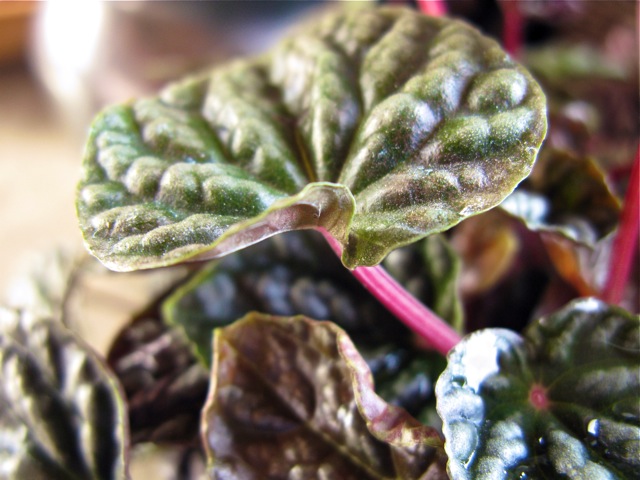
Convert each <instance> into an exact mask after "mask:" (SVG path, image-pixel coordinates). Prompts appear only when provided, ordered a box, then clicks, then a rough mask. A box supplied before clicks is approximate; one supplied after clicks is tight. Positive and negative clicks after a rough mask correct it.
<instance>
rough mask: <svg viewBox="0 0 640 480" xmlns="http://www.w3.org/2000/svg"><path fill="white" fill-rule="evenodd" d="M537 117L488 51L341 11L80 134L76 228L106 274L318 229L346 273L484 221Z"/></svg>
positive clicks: (530, 145)
mask: <svg viewBox="0 0 640 480" xmlns="http://www.w3.org/2000/svg"><path fill="white" fill-rule="evenodd" d="M545 115H546V113H545V99H544V95H543V94H542V91H541V90H540V88H539V86H538V85H537V84H536V83H535V81H534V80H533V79H532V77H531V76H530V75H529V73H528V72H527V71H526V70H525V69H523V68H522V67H520V66H519V65H517V64H516V63H514V62H513V61H512V60H511V59H510V58H509V56H508V55H507V54H505V53H504V52H503V51H502V50H501V49H500V48H499V46H498V45H497V43H495V42H494V41H493V40H490V39H488V38H486V37H484V36H482V35H481V34H480V33H479V32H477V31H476V30H474V29H473V28H471V27H469V26H467V25H466V24H463V23H461V22H459V21H456V20H450V19H444V18H433V17H428V16H425V15H421V14H419V13H418V12H415V11H412V10H407V9H401V8H392V7H388V8H364V9H344V10H342V9H339V10H337V11H336V12H332V13H329V14H328V15H327V16H324V17H322V18H321V19H319V20H317V21H316V22H314V23H310V24H308V25H305V26H303V28H302V29H301V30H300V31H299V32H298V33H297V34H295V35H293V36H292V37H290V38H289V39H286V40H284V41H282V42H281V43H280V44H279V45H278V46H277V47H276V48H274V49H273V50H272V51H271V52H269V53H267V54H265V55H263V56H260V57H257V58H253V59H249V60H242V61H237V62H235V63H231V64H228V65H224V66H221V67H217V68H215V69H214V70H212V71H211V72H210V73H208V74H204V75H200V76H197V77H193V78H188V79H186V80H184V81H182V82H180V83H177V84H175V85H172V86H169V87H168V88H167V89H166V90H164V91H163V92H162V93H161V94H160V96H159V97H156V98H147V99H142V100H137V101H134V102H131V103H129V104H125V105H120V106H114V107H110V108H108V109H106V110H105V111H104V112H102V113H101V114H100V115H99V116H98V117H97V119H96V120H95V121H94V123H93V125H92V128H91V133H90V136H89V140H88V143H87V147H86V153H85V156H84V162H83V177H82V180H81V181H80V183H79V186H78V195H77V211H78V215H79V219H80V225H81V229H82V231H83V235H84V238H85V241H86V243H87V245H88V247H89V249H90V250H91V251H92V253H94V254H95V255H96V256H97V257H98V258H99V259H100V260H101V261H102V262H104V263H105V264H106V265H107V266H109V267H110V268H113V269H116V270H133V269H137V268H150V267H156V266H163V265H170V264H174V263H178V262H182V261H185V260H198V259H203V258H211V257H216V256H220V255H223V254H226V253H229V252H232V251H235V250H238V249H240V248H243V247H245V246H247V245H250V244H253V243H256V242H258V241H259V240H262V239H264V238H266V237H268V236H271V235H274V234H276V233H280V232H284V231H289V230H296V229H305V228H317V227H323V228H325V229H326V230H328V231H329V232H330V233H331V234H332V235H333V236H334V237H335V238H336V239H337V240H338V241H339V242H340V243H341V244H342V245H343V247H344V248H343V262H344V264H345V265H347V266H348V267H350V268H352V267H355V266H358V265H374V264H377V263H379V262H380V261H381V260H382V259H383V258H384V256H385V255H386V254H387V253H389V252H390V251H391V250H393V249H395V248H397V247H399V246H402V245H406V244H408V243H411V242H414V241H416V240H419V239H421V238H424V237H425V236H427V235H429V234H432V233H434V232H438V231H443V230H446V229H448V228H449V227H451V226H452V225H454V224H456V223H458V222H459V221H460V220H462V219H463V218H465V217H468V216H470V215H474V214H476V213H479V212H482V211H484V210H487V209H489V208H491V207H493V206H495V205H497V204H499V203H500V202H501V201H502V200H503V199H504V198H505V197H506V196H507V195H508V194H509V193H511V191H512V190H513V189H514V188H515V186H516V185H517V184H518V183H519V182H520V181H521V180H522V179H523V178H525V177H526V176H527V175H528V174H529V171H530V169H531V166H532V164H533V161H534V159H535V156H536V153H537V151H538V149H539V147H540V144H541V142H542V139H543V138H544V135H545V131H546V119H545Z"/></svg>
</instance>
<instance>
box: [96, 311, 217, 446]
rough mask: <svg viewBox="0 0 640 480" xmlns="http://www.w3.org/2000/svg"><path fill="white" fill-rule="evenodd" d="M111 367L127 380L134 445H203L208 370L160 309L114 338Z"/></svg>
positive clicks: (109, 359)
mask: <svg viewBox="0 0 640 480" xmlns="http://www.w3.org/2000/svg"><path fill="white" fill-rule="evenodd" d="M108 362H109V365H110V366H111V367H112V369H113V371H114V373H115V374H116V375H117V376H118V379H119V380H120V382H121V383H122V387H123V389H124V392H125V395H126V398H127V406H128V414H129V425H130V431H131V443H132V444H137V443H142V442H153V443H156V444H179V445H199V419H200V410H201V409H202V407H203V405H204V403H205V400H206V396H207V389H208V386H209V375H208V370H207V369H205V368H204V367H203V366H202V365H201V364H200V363H199V362H198V361H197V360H196V358H195V356H194V355H193V353H192V351H191V349H190V345H189V344H188V342H186V341H185V339H184V337H183V335H181V333H180V332H178V331H175V330H173V329H171V328H170V327H168V326H167V325H166V324H164V323H163V322H162V320H161V318H160V315H159V312H158V309H157V308H152V309H149V311H147V312H144V313H143V314H141V315H140V316H139V317H138V318H136V319H134V320H133V321H132V322H131V323H130V324H129V325H127V327H126V328H125V329H123V331H122V332H121V333H120V335H119V336H118V338H117V339H116V340H115V342H114V344H113V346H112V348H111V351H110V352H109V357H108Z"/></svg>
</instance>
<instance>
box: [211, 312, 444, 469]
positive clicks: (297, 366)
mask: <svg viewBox="0 0 640 480" xmlns="http://www.w3.org/2000/svg"><path fill="white" fill-rule="evenodd" d="M214 343H215V344H214V352H215V357H214V367H213V373H212V377H213V378H212V386H211V390H210V392H209V400H208V404H207V407H206V408H205V411H204V414H203V422H204V425H203V432H204V433H203V435H204V439H205V446H206V448H207V453H208V455H209V470H210V474H211V477H212V478H243V479H247V480H250V479H254V478H255V479H258V478H259V479H280V478H282V479H284V478H286V479H301V480H302V479H305V480H307V479H315V478H317V479H345V480H349V479H354V480H355V479H358V480H364V479H382V478H389V479H391V478H394V479H395V478H402V479H414V478H424V479H436V478H438V479H441V478H442V479H444V478H446V473H445V472H444V465H443V463H444V462H443V460H444V458H443V454H442V450H441V440H440V437H439V436H438V435H437V433H436V432H435V430H433V429H432V428H430V427H426V426H424V425H421V424H420V423H419V422H418V421H417V420H415V419H414V418H413V417H411V416H410V415H408V414H407V413H406V412H405V411H404V410H402V409H400V408H397V407H393V406H390V405H388V404H386V403H385V402H384V401H383V400H382V399H381V398H380V397H378V396H377V395H376V394H375V393H374V392H373V382H372V378H371V373H370V371H369V369H368V368H367V366H366V363H365V362H364V360H363V359H362V357H360V355H359V354H358V352H357V351H356V349H355V347H354V345H353V344H352V343H351V341H350V340H349V338H348V336H347V335H346V334H345V333H344V331H343V330H341V329H339V328H338V327H336V326H335V325H334V324H332V323H329V322H316V321H311V320H308V319H306V318H304V317H292V318H284V317H271V316H266V315H259V314H252V315H249V316H247V317H245V318H244V319H243V320H241V321H239V322H236V323H235V324H233V325H231V326H228V327H225V328H221V329H218V330H216V334H215V340H214Z"/></svg>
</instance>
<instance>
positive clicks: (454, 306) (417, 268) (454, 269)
mask: <svg viewBox="0 0 640 480" xmlns="http://www.w3.org/2000/svg"><path fill="white" fill-rule="evenodd" d="M384 267H385V268H386V270H387V271H388V272H389V273H390V274H391V275H392V276H393V277H394V278H395V279H396V280H398V281H399V282H400V283H401V284H402V286H403V287H404V288H406V289H407V291H409V293H411V294H412V295H413V296H414V297H416V298H417V299H419V300H420V301H422V302H423V303H424V304H425V305H428V306H429V307H430V308H431V309H432V310H433V311H434V312H435V313H437V314H438V316H440V317H441V318H442V319H444V320H446V321H447V322H449V324H451V325H452V326H453V327H454V328H455V329H456V330H458V331H459V332H461V331H462V329H463V323H464V318H463V313H462V303H461V300H460V295H459V292H458V281H459V278H458V277H459V275H460V270H461V261H460V258H459V256H458V254H457V253H456V252H455V251H454V249H453V248H452V247H451V245H450V244H449V242H448V241H447V239H446V238H445V237H444V236H443V235H431V236H429V237H427V238H425V239H424V240H423V241H422V242H418V243H414V244H413V245H409V246H406V247H403V248H399V249H397V250H394V251H393V252H391V254H389V256H388V257H387V258H386V259H385V261H384Z"/></svg>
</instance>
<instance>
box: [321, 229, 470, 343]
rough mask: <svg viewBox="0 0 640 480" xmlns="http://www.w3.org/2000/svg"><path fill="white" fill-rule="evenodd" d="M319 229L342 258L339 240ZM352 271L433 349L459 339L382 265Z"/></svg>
mask: <svg viewBox="0 0 640 480" xmlns="http://www.w3.org/2000/svg"><path fill="white" fill-rule="evenodd" d="M318 230H319V231H320V232H321V233H322V234H323V235H324V237H325V239H326V240H327V242H328V243H329V245H331V248H332V249H333V251H334V252H335V253H336V255H338V257H340V256H341V255H342V247H341V245H340V244H339V243H338V241H337V240H336V239H335V238H333V236H331V234H330V233H329V232H327V231H326V230H325V229H323V228H319V229H318ZM351 273H353V275H354V277H356V278H357V279H358V280H359V281H360V283H362V285H364V286H365V288H366V289H367V290H369V291H370V292H371V293H372V294H373V295H374V296H375V297H376V298H377V299H378V300H380V302H381V303H382V304H383V305H384V306H385V307H387V309H388V310H389V311H390V312H391V313H393V314H394V315H395V316H396V317H397V318H398V319H399V320H400V321H401V322H402V323H404V324H405V325H406V326H407V327H409V328H410V329H411V331H413V332H414V333H416V334H417V335H419V336H420V337H421V338H422V339H424V340H425V341H426V342H427V344H428V345H429V346H430V347H431V348H433V349H434V350H436V351H438V352H440V353H441V354H443V355H446V354H447V352H449V350H451V349H452V348H453V347H454V346H455V345H456V344H457V343H458V342H459V341H460V336H459V335H458V333H457V332H456V331H455V330H454V329H453V328H451V326H450V325H449V324H448V323H446V322H445V321H444V320H442V319H441V318H440V317H439V316H438V315H436V314H435V313H434V312H432V311H431V310H429V309H428V308H427V307H426V306H424V305H423V304H422V303H420V302H419V301H418V300H417V299H416V298H415V297H414V296H413V295H411V294H410V293H409V292H407V291H406V290H405V289H404V288H403V287H402V286H401V285H400V284H399V283H398V282H397V281H396V280H395V279H394V278H393V277H391V275H389V274H388V273H387V271H386V270H385V269H384V268H382V267H381V266H379V265H378V266H375V267H357V268H355V269H354V270H353V271H352V272H351Z"/></svg>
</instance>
